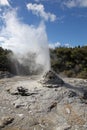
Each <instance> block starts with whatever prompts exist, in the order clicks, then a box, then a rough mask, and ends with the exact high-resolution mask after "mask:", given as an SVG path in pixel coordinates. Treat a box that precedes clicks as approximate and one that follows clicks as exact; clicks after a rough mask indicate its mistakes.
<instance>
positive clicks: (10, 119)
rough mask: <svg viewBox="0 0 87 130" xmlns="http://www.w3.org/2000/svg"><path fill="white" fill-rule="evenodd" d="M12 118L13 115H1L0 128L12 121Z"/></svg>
mask: <svg viewBox="0 0 87 130" xmlns="http://www.w3.org/2000/svg"><path fill="white" fill-rule="evenodd" d="M13 120H14V118H13V117H9V116H5V117H2V119H1V120H0V128H3V127H5V126H6V125H8V124H10V123H12V122H13Z"/></svg>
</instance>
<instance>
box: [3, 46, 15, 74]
mask: <svg viewBox="0 0 87 130" xmlns="http://www.w3.org/2000/svg"><path fill="white" fill-rule="evenodd" d="M11 53H12V52H11V51H10V50H7V49H3V48H2V47H0V71H9V72H10V71H11V69H10V60H9V58H8V57H9V54H11Z"/></svg>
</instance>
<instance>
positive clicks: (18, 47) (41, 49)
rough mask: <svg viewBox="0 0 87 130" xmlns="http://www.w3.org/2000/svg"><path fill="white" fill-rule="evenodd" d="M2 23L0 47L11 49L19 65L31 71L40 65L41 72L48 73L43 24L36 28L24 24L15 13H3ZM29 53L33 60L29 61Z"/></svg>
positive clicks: (47, 56) (48, 65)
mask: <svg viewBox="0 0 87 130" xmlns="http://www.w3.org/2000/svg"><path fill="white" fill-rule="evenodd" d="M3 21H4V25H5V26H4V27H3V28H2V30H1V32H0V34H1V36H0V38H1V39H2V47H4V48H6V49H11V50H12V51H13V52H14V56H15V58H17V60H18V61H19V63H20V64H23V65H24V66H29V68H32V69H33V70H35V69H37V68H38V65H41V66H42V67H43V71H48V70H49V69H50V58H49V49H48V48H49V47H48V40H47V34H46V31H45V25H44V23H43V22H41V23H40V25H39V26H38V27H36V26H33V25H27V24H24V23H22V22H21V21H20V20H19V19H18V17H17V12H16V11H10V12H7V13H5V14H4V16H3ZM31 53H33V54H35V55H36V57H34V58H35V59H31V60H30V59H29V58H30V55H29V54H31ZM31 58H32V57H31ZM28 59H29V61H28ZM32 60H35V61H34V63H35V64H34V65H32V64H31V63H30V62H32ZM25 61H26V62H25ZM31 71H32V70H31Z"/></svg>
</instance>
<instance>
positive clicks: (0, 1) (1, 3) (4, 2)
mask: <svg viewBox="0 0 87 130" xmlns="http://www.w3.org/2000/svg"><path fill="white" fill-rule="evenodd" d="M0 6H10V4H9V2H8V0H0Z"/></svg>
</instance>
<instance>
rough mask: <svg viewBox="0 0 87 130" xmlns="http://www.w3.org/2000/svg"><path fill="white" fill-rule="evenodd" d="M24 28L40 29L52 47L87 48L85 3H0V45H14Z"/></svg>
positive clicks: (13, 0) (16, 0)
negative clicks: (12, 43) (85, 46)
mask: <svg viewBox="0 0 87 130" xmlns="http://www.w3.org/2000/svg"><path fill="white" fill-rule="evenodd" d="M12 22H13V23H12ZM10 25H12V26H10ZM25 26H26V28H27V27H31V28H33V29H37V30H38V28H39V27H40V26H41V27H42V26H43V27H42V28H43V32H44V33H42V34H44V35H45V38H47V39H46V40H47V41H48V44H49V46H50V47H51V48H55V47H58V46H66V47H74V46H78V45H80V46H84V45H87V0H0V44H1V45H4V46H6V45H7V44H8V45H9V43H10V42H13V40H15V44H16V45H17V44H18V40H19V38H21V37H25V35H26V33H28V32H26V31H27V29H26V30H25ZM21 27H22V30H21ZM23 27H24V28H23ZM9 30H11V31H9ZM13 30H15V31H13ZM24 30H25V31H24ZM39 31H40V29H39ZM17 32H18V34H17ZM33 32H34V31H33ZM19 34H22V35H21V37H20V36H19ZM13 35H14V37H13ZM27 35H28V34H27ZM36 35H37V34H36ZM18 36H19V37H18ZM12 37H13V40H12ZM16 37H17V39H16ZM27 37H28V36H27ZM41 37H43V36H41ZM22 40H23V39H22ZM16 41H17V43H16ZM10 46H11V44H10Z"/></svg>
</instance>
